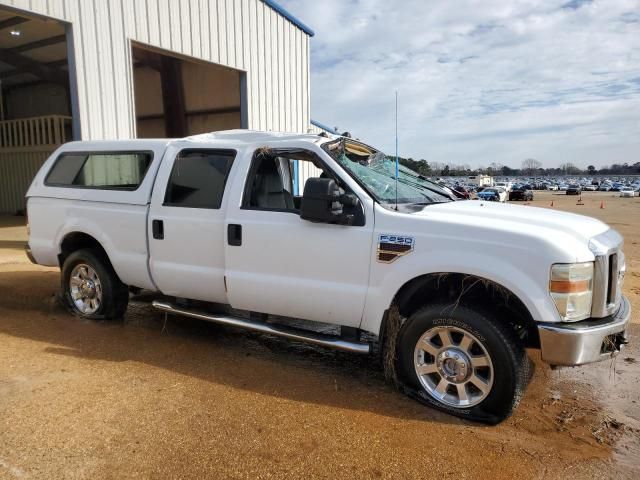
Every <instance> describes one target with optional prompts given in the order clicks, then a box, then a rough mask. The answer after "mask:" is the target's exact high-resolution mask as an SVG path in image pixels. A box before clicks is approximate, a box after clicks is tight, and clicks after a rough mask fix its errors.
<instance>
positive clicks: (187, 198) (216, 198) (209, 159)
mask: <svg viewBox="0 0 640 480" xmlns="http://www.w3.org/2000/svg"><path fill="white" fill-rule="evenodd" d="M235 156H236V152H235V151H232V150H192V149H189V150H183V151H181V152H180V153H179V154H178V156H177V157H176V160H175V162H174V164H173V169H172V170H171V177H170V178H169V183H168V184H167V190H166V193H165V198H164V205H165V206H173V207H183V208H209V209H218V208H220V204H221V203H222V195H223V194H224V187H225V185H226V183H227V177H228V176H229V171H230V170H231V165H232V164H233V160H234V159H235Z"/></svg>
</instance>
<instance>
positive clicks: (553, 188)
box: [549, 183, 558, 192]
mask: <svg viewBox="0 0 640 480" xmlns="http://www.w3.org/2000/svg"><path fill="white" fill-rule="evenodd" d="M549 190H552V191H554V192H557V191H558V185H556V184H555V183H552V184H550V185H549Z"/></svg>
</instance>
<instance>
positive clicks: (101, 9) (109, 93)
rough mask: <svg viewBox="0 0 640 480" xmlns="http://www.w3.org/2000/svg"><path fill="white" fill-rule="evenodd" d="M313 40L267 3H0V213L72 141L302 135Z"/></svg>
mask: <svg viewBox="0 0 640 480" xmlns="http://www.w3.org/2000/svg"><path fill="white" fill-rule="evenodd" d="M311 36H313V32H312V31H311V30H310V29H309V28H308V27H307V26H305V25H304V24H303V23H302V22H300V21H299V20H298V19H296V18H295V17H293V16H292V15H291V14H289V13H288V12H286V11H285V10H284V9H283V8H282V7H280V6H279V5H278V4H277V3H275V2H274V1H272V0H0V87H1V92H2V101H1V102H0V212H15V211H17V210H20V209H22V208H24V200H23V196H24V192H25V191H26V188H27V186H28V185H29V183H30V181H31V178H32V177H33V175H34V174H35V172H36V171H37V168H38V167H39V166H40V165H41V164H42V162H43V161H44V159H45V158H46V157H47V156H48V155H49V154H50V153H51V152H52V151H53V150H54V149H55V148H56V147H57V146H58V145H59V144H60V143H62V142H65V141H69V140H72V139H107V138H109V139H113V138H134V137H182V136H186V135H190V134H196V133H202V132H208V131H215V130H223V129H228V128H251V129H261V130H278V131H292V132H306V131H308V129H309V128H310V118H309V38H310V37H311Z"/></svg>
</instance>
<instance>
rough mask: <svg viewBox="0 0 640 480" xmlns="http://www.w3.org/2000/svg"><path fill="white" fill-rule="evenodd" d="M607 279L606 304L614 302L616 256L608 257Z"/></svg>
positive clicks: (616, 268)
mask: <svg viewBox="0 0 640 480" xmlns="http://www.w3.org/2000/svg"><path fill="white" fill-rule="evenodd" d="M607 276H608V278H607V304H611V303H615V301H616V281H617V279H618V254H617V253H612V254H611V255H609V269H608V275H607Z"/></svg>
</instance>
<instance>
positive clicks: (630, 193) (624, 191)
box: [620, 187, 636, 198]
mask: <svg viewBox="0 0 640 480" xmlns="http://www.w3.org/2000/svg"><path fill="white" fill-rule="evenodd" d="M620 196H621V197H631V198H633V197H635V196H636V192H635V191H634V190H633V188H631V187H622V188H621V189H620Z"/></svg>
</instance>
